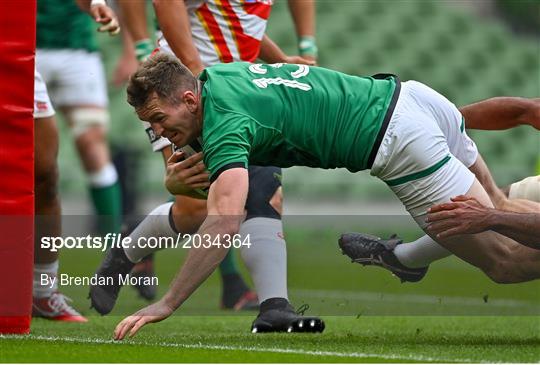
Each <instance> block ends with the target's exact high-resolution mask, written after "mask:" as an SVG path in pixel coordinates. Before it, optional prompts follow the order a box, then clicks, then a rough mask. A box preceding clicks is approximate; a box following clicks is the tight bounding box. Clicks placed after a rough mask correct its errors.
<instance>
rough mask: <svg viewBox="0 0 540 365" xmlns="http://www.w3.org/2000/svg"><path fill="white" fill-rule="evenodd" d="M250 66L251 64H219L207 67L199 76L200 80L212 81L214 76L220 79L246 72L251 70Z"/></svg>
mask: <svg viewBox="0 0 540 365" xmlns="http://www.w3.org/2000/svg"><path fill="white" fill-rule="evenodd" d="M250 65H251V63H249V62H230V63H217V64H215V65H212V66H209V67H206V68H205V69H204V70H203V72H201V74H200V75H199V79H200V80H202V81H207V80H209V79H212V77H213V76H218V77H219V76H226V75H228V74H236V73H240V72H244V71H245V70H247V69H248V68H249V66H250Z"/></svg>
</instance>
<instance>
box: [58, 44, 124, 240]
mask: <svg viewBox="0 0 540 365" xmlns="http://www.w3.org/2000/svg"><path fill="white" fill-rule="evenodd" d="M57 54H58V57H59V61H60V62H59V63H58V66H57V70H56V72H57V85H56V86H57V87H55V89H54V93H53V94H51V98H52V100H53V101H54V103H55V105H57V106H58V107H59V108H61V110H62V112H63V113H64V115H65V117H66V120H67V122H68V124H69V126H70V129H71V132H72V135H73V138H74V141H75V145H76V148H77V152H78V154H79V157H80V159H81V162H82V166H83V168H84V171H85V172H86V175H87V178H88V190H89V195H90V197H91V199H92V203H93V205H94V208H95V211H96V213H97V215H98V216H99V218H100V221H99V223H100V227H99V228H100V231H101V233H102V234H106V233H109V232H113V233H117V232H119V231H120V228H121V215H122V204H121V199H122V195H121V191H120V184H119V182H118V174H117V171H116V168H115V167H114V165H113V164H112V161H111V155H110V151H109V145H108V141H107V129H108V123H109V112H108V110H107V104H108V100H107V87H106V79H105V72H104V69H103V65H102V63H101V59H100V56H99V54H98V53H96V52H86V51H83V50H62V51H59V52H57ZM53 55H54V53H53ZM59 68H61V69H59Z"/></svg>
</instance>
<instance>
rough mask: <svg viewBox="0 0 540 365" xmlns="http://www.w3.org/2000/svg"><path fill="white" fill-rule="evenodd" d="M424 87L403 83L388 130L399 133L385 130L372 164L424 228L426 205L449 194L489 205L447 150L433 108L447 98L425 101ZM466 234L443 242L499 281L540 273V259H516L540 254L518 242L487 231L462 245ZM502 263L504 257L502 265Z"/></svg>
mask: <svg viewBox="0 0 540 365" xmlns="http://www.w3.org/2000/svg"><path fill="white" fill-rule="evenodd" d="M406 84H407V85H406ZM425 88H426V87H425V85H421V84H419V83H415V82H412V83H405V84H404V85H403V90H402V97H401V98H400V101H401V104H400V103H399V102H398V106H396V110H397V112H395V113H394V117H393V120H392V121H391V123H394V127H395V128H394V129H393V131H392V133H394V134H395V135H397V136H398V137H399V138H394V139H391V138H392V136H385V139H386V138H390V140H389V141H390V142H388V143H387V145H386V147H385V148H386V150H385V149H384V148H383V149H380V150H379V153H378V155H377V158H376V160H375V163H374V168H373V170H372V173H373V174H375V175H376V176H378V177H379V178H381V179H382V180H384V181H385V182H386V183H387V184H388V185H389V186H390V188H391V189H392V190H393V191H394V193H395V194H396V195H397V196H398V198H399V199H400V200H401V201H402V202H403V204H404V205H405V207H406V208H407V210H408V211H409V213H410V214H411V215H412V216H413V217H414V218H415V220H416V221H417V223H418V224H419V225H420V226H421V228H423V229H425V228H426V226H427V224H426V223H425V215H426V213H427V209H428V208H429V207H431V206H432V205H434V204H438V203H441V202H445V201H448V200H449V199H450V198H451V197H453V196H456V195H461V194H466V193H474V194H476V195H478V196H479V197H480V198H479V199H481V201H482V202H484V203H486V204H488V203H489V204H488V205H489V206H492V204H491V201H490V200H489V199H486V197H487V193H486V192H485V190H484V189H483V188H482V187H481V188H480V189H471V186H474V185H475V184H478V182H477V180H476V179H475V176H474V174H473V173H472V172H471V171H470V170H469V169H467V168H466V167H465V166H464V165H463V163H462V162H461V161H460V160H458V159H457V158H456V157H454V156H453V155H452V154H451V153H450V148H449V147H448V143H447V142H448V141H447V136H446V134H445V133H444V132H443V130H442V129H443V128H445V126H444V125H443V126H442V128H441V125H440V124H438V122H437V121H438V120H439V118H440V116H439V117H438V118H437V114H438V113H444V112H446V111H447V108H446V106H447V105H446V103H441V105H437V104H436V103H434V105H430V103H429V99H428V100H427V101H426V97H425V93H426V90H425ZM435 118H437V119H435ZM389 129H390V128H389ZM389 151H390V153H389ZM482 194H484V195H482ZM479 237H480V238H479ZM485 237H488V238H489V240H487V239H486V238H485ZM464 240H466V241H467V240H468V241H469V242H470V243H469V244H470V246H467V247H465V248H456V247H455V245H454V244H449V243H447V242H444V245H443V246H444V247H445V248H447V249H449V251H451V252H453V253H455V254H457V255H458V256H459V257H461V258H462V259H464V260H466V261H467V262H469V263H472V264H473V265H475V266H477V267H479V268H480V269H482V270H483V271H484V272H486V274H488V275H489V276H490V277H491V278H492V279H493V280H495V281H497V282H500V281H505V282H518V281H524V280H530V279H533V278H536V277H537V275H538V274H539V273H540V265H537V269H534V267H533V266H534V265H532V266H531V265H521V263H520V260H523V259H524V258H523V255H524V254H527V255H528V256H529V259H527V260H533V261H532V262H536V261H535V260H539V259H540V255H539V253H538V252H537V253H535V252H533V251H534V250H533V249H527V250H525V248H524V249H521V248H519V250H517V251H516V248H518V247H519V246H517V245H518V244H517V243H515V242H514V241H512V240H511V239H508V238H506V237H504V236H501V235H498V234H495V233H489V235H484V234H480V235H479V236H477V235H471V236H470V237H468V236H467V237H461V241H460V242H461V244H462V245H464V246H466V245H465V244H464ZM458 241H459V240H458ZM487 241H490V242H487ZM500 263H504V267H502V266H501V264H500ZM524 266H526V267H524ZM495 268H501V270H496V269H495Z"/></svg>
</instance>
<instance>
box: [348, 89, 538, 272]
mask: <svg viewBox="0 0 540 365" xmlns="http://www.w3.org/2000/svg"><path fill="white" fill-rule="evenodd" d="M409 84H414V91H413V92H411V97H412V98H413V99H415V100H420V99H421V100H422V104H423V105H422V109H423V111H424V112H425V113H426V114H427V115H430V116H431V117H432V118H433V119H434V120H436V121H437V124H438V125H439V128H440V130H441V131H442V132H443V134H444V136H445V139H446V141H447V144H448V146H449V149H450V152H451V153H452V155H454V156H455V157H456V158H457V159H458V160H460V161H461V162H462V163H463V164H464V165H465V166H467V167H469V169H470V170H471V171H472V172H473V173H474V174H475V175H476V177H477V179H478V180H479V181H480V182H481V184H482V185H483V186H484V188H485V190H486V191H487V192H488V194H489V196H490V198H491V201H492V202H493V203H494V205H495V206H496V207H497V208H499V209H505V210H511V211H518V212H527V211H531V210H533V211H536V210H538V209H539V208H540V206H536V205H535V203H533V202H527V201H516V200H513V201H510V200H508V199H507V198H506V197H505V195H504V193H503V192H502V191H501V190H500V189H499V188H498V187H497V185H496V184H495V181H494V180H493V178H492V176H491V173H490V171H489V169H488V168H487V166H486V164H485V162H484V160H483V159H482V157H481V156H480V154H479V153H478V150H477V148H476V145H475V143H474V142H473V141H472V140H471V139H470V138H469V137H468V136H467V132H466V130H465V120H467V125H468V124H469V120H470V121H471V123H472V124H473V125H479V124H481V123H482V120H478V119H483V118H484V114H485V115H492V114H497V113H494V110H496V109H497V108H498V106H497V105H495V104H494V103H493V100H492V99H490V100H491V101H489V102H486V103H484V102H481V103H477V104H474V105H471V106H468V107H467V108H466V118H464V117H463V116H462V115H461V113H460V111H459V110H458V109H457V108H456V107H455V105H454V104H452V103H451V102H450V101H448V99H446V98H445V97H444V96H443V95H441V94H439V93H437V92H435V91H434V90H432V89H431V88H429V87H427V86H425V85H423V84H420V83H416V82H412V83H409ZM503 99H504V100H505V101H507V102H508V104H510V101H511V100H513V99H520V98H503ZM507 99H509V100H510V101H508V100H507ZM520 100H521V99H520ZM518 101H519V100H518ZM517 104H518V106H519V103H517ZM526 104H527V103H526ZM528 104H530V103H528ZM514 105H515V104H514ZM533 105H534V103H533ZM517 109H519V108H516V107H514V108H510V105H508V106H506V107H504V108H503V110H501V113H503V114H504V112H505V111H506V114H505V115H506V116H507V117H513V118H518V117H520V118H523V117H526V116H530V114H531V108H528V109H527V108H525V110H526V111H527V113H525V112H524V111H522V112H521V113H520V114H519V113H518V114H519V115H517V114H516V113H517ZM510 111H513V113H514V114H512V115H509V114H508V113H509V112H510ZM483 113H484V114H483ZM492 116H493V115H492ZM533 205H534V206H533ZM535 209H536V210H535ZM347 238H348V239H349V240H352V239H354V240H355V241H356V245H360V246H365V248H363V249H362V251H358V252H356V254H355V256H356V257H357V258H358V259H360V260H361V261H362V263H364V264H374V265H378V266H383V267H385V268H388V269H389V270H390V271H392V272H393V273H394V274H395V275H396V276H398V277H399V278H400V279H401V280H402V281H418V280H421V279H422V278H423V276H424V274H425V272H426V270H427V267H428V265H429V264H430V263H431V262H434V261H436V260H439V259H442V258H445V257H447V256H449V255H450V252H448V251H447V250H446V249H445V248H443V247H441V246H440V245H439V244H437V243H436V242H435V241H434V240H432V239H431V238H430V237H429V236H427V235H426V236H423V237H421V238H420V239H418V240H416V241H413V242H410V243H407V244H402V243H403V242H402V241H400V240H395V239H391V240H384V239H378V238H371V237H369V236H355V235H353V236H347ZM396 242H397V244H396ZM373 257H375V258H373Z"/></svg>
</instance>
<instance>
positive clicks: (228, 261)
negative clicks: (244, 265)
mask: <svg viewBox="0 0 540 365" xmlns="http://www.w3.org/2000/svg"><path fill="white" fill-rule="evenodd" d="M219 271H220V273H221V276H225V275H230V274H239V272H240V271H239V270H238V264H237V263H236V256H235V255H234V251H233V250H229V252H228V253H227V256H225V258H224V259H223V261H221V264H219Z"/></svg>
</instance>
